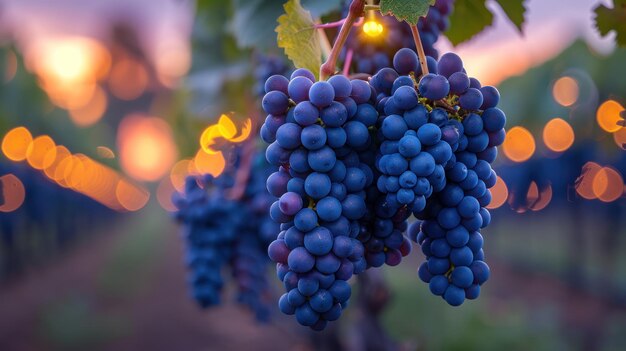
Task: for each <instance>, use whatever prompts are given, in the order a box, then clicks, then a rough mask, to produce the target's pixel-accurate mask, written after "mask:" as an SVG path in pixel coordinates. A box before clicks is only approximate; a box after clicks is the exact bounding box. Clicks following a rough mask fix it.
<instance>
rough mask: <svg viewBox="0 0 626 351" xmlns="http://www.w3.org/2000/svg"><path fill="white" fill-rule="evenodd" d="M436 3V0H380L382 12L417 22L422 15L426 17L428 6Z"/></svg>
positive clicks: (402, 19)
mask: <svg viewBox="0 0 626 351" xmlns="http://www.w3.org/2000/svg"><path fill="white" fill-rule="evenodd" d="M434 4H435V0H380V12H381V13H382V14H384V15H387V14H391V15H393V16H395V17H396V18H397V19H398V21H406V22H407V23H410V24H417V22H418V21H419V19H420V17H425V16H426V14H427V13H428V8H429V7H430V6H431V5H434Z"/></svg>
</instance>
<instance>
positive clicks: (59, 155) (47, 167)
mask: <svg viewBox="0 0 626 351" xmlns="http://www.w3.org/2000/svg"><path fill="white" fill-rule="evenodd" d="M71 155H72V154H71V153H70V151H69V150H68V149H67V148H66V147H65V146H62V145H59V146H57V147H55V148H54V150H49V151H48V152H47V153H46V155H45V156H44V158H43V164H44V169H43V171H44V173H45V174H46V176H47V177H48V178H50V179H52V180H55V181H57V180H59V179H57V178H56V177H55V175H56V170H57V167H59V164H60V163H61V161H63V160H64V159H66V158H67V157H70V156H71Z"/></svg>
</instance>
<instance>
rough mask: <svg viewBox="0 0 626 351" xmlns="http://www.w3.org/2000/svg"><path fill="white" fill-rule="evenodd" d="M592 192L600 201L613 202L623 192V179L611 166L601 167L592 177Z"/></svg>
mask: <svg viewBox="0 0 626 351" xmlns="http://www.w3.org/2000/svg"><path fill="white" fill-rule="evenodd" d="M591 189H592V191H593V194H594V195H595V197H596V198H598V199H599V200H600V201H602V202H613V201H615V200H617V199H619V198H620V197H621V196H622V194H623V192H624V179H623V178H622V175H621V174H620V173H619V172H618V171H616V170H615V169H613V168H609V167H602V168H601V169H600V170H598V172H597V173H596V174H595V176H594V177H593V183H592V186H591Z"/></svg>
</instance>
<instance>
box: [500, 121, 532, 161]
mask: <svg viewBox="0 0 626 351" xmlns="http://www.w3.org/2000/svg"><path fill="white" fill-rule="evenodd" d="M502 150H503V151H504V154H505V155H506V157H508V158H509V159H510V160H511V161H514V162H524V161H526V160H528V159H529V158H531V157H532V155H533V153H534V152H535V138H533V135H532V134H530V132H529V131H528V129H526V128H524V127H520V126H517V127H513V128H511V129H509V130H508V131H507V133H506V138H505V139H504V144H502Z"/></svg>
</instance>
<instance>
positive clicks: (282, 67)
mask: <svg viewBox="0 0 626 351" xmlns="http://www.w3.org/2000/svg"><path fill="white" fill-rule="evenodd" d="M254 58H255V60H256V63H255V65H254V71H253V72H252V76H253V77H254V81H255V84H254V94H255V95H257V96H261V97H262V96H263V95H264V94H265V81H266V80H267V79H268V78H269V77H271V76H273V75H276V74H281V75H286V74H288V73H289V72H291V71H292V70H293V68H292V67H291V64H290V63H289V61H287V60H286V59H285V58H284V57H282V56H277V55H265V54H260V53H258V54H256V55H255V56H254Z"/></svg>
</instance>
